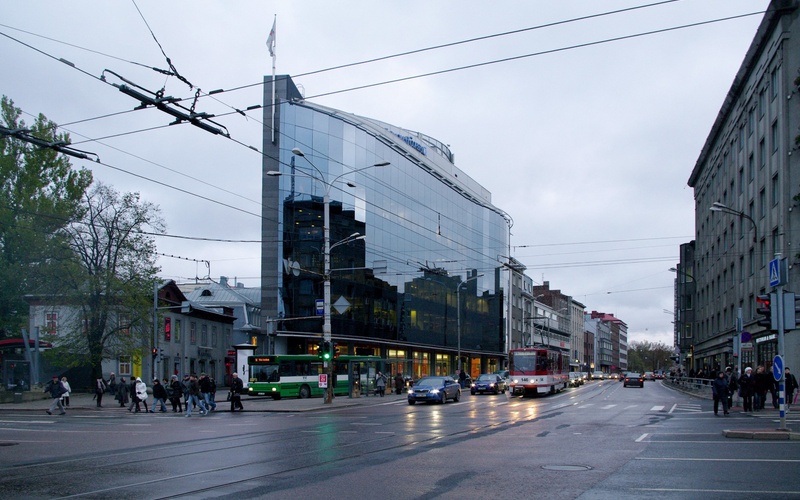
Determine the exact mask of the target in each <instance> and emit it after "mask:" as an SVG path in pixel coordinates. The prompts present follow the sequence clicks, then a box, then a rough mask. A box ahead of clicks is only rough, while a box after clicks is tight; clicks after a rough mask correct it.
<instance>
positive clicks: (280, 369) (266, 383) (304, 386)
mask: <svg viewBox="0 0 800 500" xmlns="http://www.w3.org/2000/svg"><path fill="white" fill-rule="evenodd" d="M380 361H381V359H380V358H379V357H378V356H338V357H336V358H335V359H334V360H333V369H334V374H333V394H334V395H336V396H347V395H349V394H350V391H351V390H352V389H353V388H354V387H358V388H359V390H361V389H360V388H364V389H365V390H366V389H367V388H368V387H370V384H371V381H370V379H369V375H370V374H372V373H374V372H375V368H376V366H377V364H378V362H380ZM247 365H248V368H249V372H250V374H249V377H248V382H249V384H248V388H247V392H248V394H249V395H250V396H271V397H272V399H281V398H284V397H292V398H293V397H296V398H310V397H317V396H323V395H324V394H325V388H323V387H320V386H319V376H320V374H323V373H325V370H324V368H323V366H322V360H320V359H319V358H318V357H317V356H316V355H312V354H271V355H261V356H248V357H247Z"/></svg>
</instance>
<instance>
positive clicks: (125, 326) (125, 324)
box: [117, 314, 131, 335]
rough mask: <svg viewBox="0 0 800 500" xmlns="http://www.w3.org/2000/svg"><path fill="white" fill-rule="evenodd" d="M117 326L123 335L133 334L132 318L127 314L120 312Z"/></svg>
mask: <svg viewBox="0 0 800 500" xmlns="http://www.w3.org/2000/svg"><path fill="white" fill-rule="evenodd" d="M117 328H118V329H119V332H120V333H121V334H123V335H130V334H131V319H130V318H129V317H128V315H127V314H120V315H119V316H117Z"/></svg>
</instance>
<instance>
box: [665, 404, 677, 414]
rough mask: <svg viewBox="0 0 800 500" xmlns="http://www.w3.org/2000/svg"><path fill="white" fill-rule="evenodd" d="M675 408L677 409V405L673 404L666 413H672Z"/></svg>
mask: <svg viewBox="0 0 800 500" xmlns="http://www.w3.org/2000/svg"><path fill="white" fill-rule="evenodd" d="M677 407H678V403H675V404H674V405H672V408H670V409H669V411H668V412H667V413H672V412H673V411H675V408H677Z"/></svg>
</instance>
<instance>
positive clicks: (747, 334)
mask: <svg viewBox="0 0 800 500" xmlns="http://www.w3.org/2000/svg"><path fill="white" fill-rule="evenodd" d="M751 340H753V335H751V334H750V332H748V331H744V332H742V343H743V344H744V343H747V342H750V341H751Z"/></svg>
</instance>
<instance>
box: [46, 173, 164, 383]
mask: <svg viewBox="0 0 800 500" xmlns="http://www.w3.org/2000/svg"><path fill="white" fill-rule="evenodd" d="M83 209H84V212H83V216H82V218H81V220H80V221H76V222H75V223H74V224H72V225H71V226H70V227H69V228H67V230H66V231H65V235H66V237H67V238H68V240H69V245H70V247H71V249H72V251H73V252H74V255H75V257H76V261H75V264H74V265H73V266H72V267H71V268H70V270H69V272H68V273H66V274H65V277H64V280H63V282H64V286H65V288H64V289H63V290H62V292H61V293H59V295H60V296H61V297H63V298H64V299H65V300H66V301H67V303H68V304H69V305H70V306H72V307H74V308H75V309H76V310H77V311H78V313H77V314H76V315H75V317H74V320H73V321H72V322H71V324H69V325H67V327H66V329H65V332H64V335H63V337H62V338H60V339H59V345H58V347H56V348H54V349H53V351H54V354H55V356H57V357H58V359H59V360H60V361H61V362H62V364H64V365H65V366H85V365H87V364H88V365H90V366H91V368H92V377H93V378H95V377H99V376H101V374H102V362H103V360H104V359H113V358H116V357H118V356H119V355H121V354H131V353H136V352H138V353H141V352H142V350H143V349H144V348H145V347H146V345H147V344H148V342H147V339H149V334H148V332H152V328H150V327H151V326H152V323H151V321H152V320H151V317H152V311H153V309H152V306H153V291H154V286H155V284H156V283H157V282H158V278H157V276H156V273H158V271H159V268H158V267H157V266H156V254H155V243H154V242H153V238H152V236H151V234H153V233H162V232H163V231H164V222H163V219H162V218H161V215H160V211H159V209H158V207H157V206H155V205H153V204H151V203H146V202H142V201H140V199H139V194H138V193H125V194H119V193H118V192H117V191H115V190H114V189H113V188H111V187H109V186H106V185H104V184H102V183H98V184H95V185H94V186H93V187H92V189H91V190H90V191H88V192H87V193H86V195H85V199H84V207H83ZM148 233H149V234H148Z"/></svg>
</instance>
